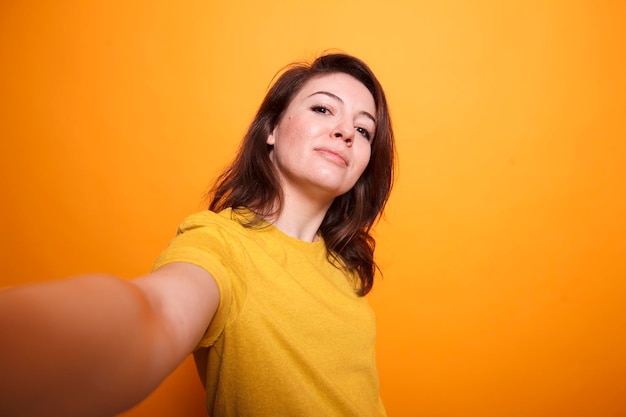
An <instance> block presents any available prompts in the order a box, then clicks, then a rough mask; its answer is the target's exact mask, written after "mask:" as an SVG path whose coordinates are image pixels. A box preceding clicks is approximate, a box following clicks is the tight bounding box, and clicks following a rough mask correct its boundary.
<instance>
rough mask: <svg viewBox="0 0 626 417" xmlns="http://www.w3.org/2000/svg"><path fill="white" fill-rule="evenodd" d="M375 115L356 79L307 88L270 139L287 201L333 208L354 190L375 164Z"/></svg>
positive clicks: (328, 78) (340, 76)
mask: <svg viewBox="0 0 626 417" xmlns="http://www.w3.org/2000/svg"><path fill="white" fill-rule="evenodd" d="M375 115H376V106H375V104H374V98H373V97H372V95H371V93H370V92H369V90H368V89H367V88H366V87H365V86H364V85H363V84H362V83H361V82H360V81H358V80H357V79H356V78H354V77H352V76H350V75H347V74H344V73H332V74H327V75H322V76H319V77H316V78H313V79H311V80H310V81H309V82H308V83H306V84H305V85H304V87H303V88H302V89H301V90H300V91H299V92H298V94H296V96H295V97H294V98H293V99H292V101H291V103H290V104H289V106H288V107H287V109H286V111H285V113H284V115H283V116H282V118H281V120H280V121H279V123H278V125H277V126H276V128H275V129H274V131H273V132H272V133H271V134H270V135H269V136H268V138H267V143H268V144H270V145H273V150H272V151H271V153H270V158H271V160H272V162H273V163H274V165H275V166H276V169H277V171H278V174H279V176H280V178H281V181H282V186H283V193H284V194H285V196H289V195H300V196H305V197H306V198H314V199H318V200H319V201H320V202H322V203H328V202H331V201H332V200H333V199H334V198H335V197H337V196H339V195H341V194H344V193H346V192H347V191H349V190H350V189H351V188H352V187H353V186H354V184H355V183H356V182H357V180H358V179H359V177H360V176H361V174H362V173H363V171H364V170H365V168H366V167H367V164H368V162H369V159H370V154H371V147H370V145H371V140H372V139H373V138H374V133H375V130H376V120H375Z"/></svg>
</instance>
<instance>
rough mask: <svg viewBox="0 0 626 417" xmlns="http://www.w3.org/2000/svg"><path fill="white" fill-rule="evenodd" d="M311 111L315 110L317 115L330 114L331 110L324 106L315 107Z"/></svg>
mask: <svg viewBox="0 0 626 417" xmlns="http://www.w3.org/2000/svg"><path fill="white" fill-rule="evenodd" d="M311 110H313V111H314V112H315V113H320V114H330V110H329V109H328V107H324V106H313V107H311Z"/></svg>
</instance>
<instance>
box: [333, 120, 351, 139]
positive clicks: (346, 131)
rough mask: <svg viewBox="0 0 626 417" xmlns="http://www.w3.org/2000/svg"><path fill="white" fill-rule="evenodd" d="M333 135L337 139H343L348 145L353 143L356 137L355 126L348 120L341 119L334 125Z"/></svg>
mask: <svg viewBox="0 0 626 417" xmlns="http://www.w3.org/2000/svg"><path fill="white" fill-rule="evenodd" d="M332 136H333V137H334V138H336V139H342V140H343V141H344V142H346V144H347V145H351V144H352V140H353V139H354V127H353V126H352V123H350V122H348V121H347V120H340V121H339V122H338V123H337V124H336V125H335V127H334V129H333V132H332Z"/></svg>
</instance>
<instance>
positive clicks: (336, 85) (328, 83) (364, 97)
mask: <svg viewBox="0 0 626 417" xmlns="http://www.w3.org/2000/svg"><path fill="white" fill-rule="evenodd" d="M318 92H327V93H332V94H334V95H336V96H337V97H339V98H340V99H341V100H343V101H344V102H345V103H347V102H350V103H351V104H353V105H355V106H358V107H363V110H369V111H372V112H374V111H375V110H376V105H375V103H374V97H372V93H370V91H369V90H368V89H367V87H365V85H364V84H363V83H362V82H360V81H359V80H357V79H356V78H354V77H353V76H351V75H348V74H344V73H341V72H337V73H330V74H322V75H318V76H316V77H313V78H311V79H310V80H309V81H307V82H306V83H305V84H304V86H303V87H302V89H301V90H300V91H299V92H298V94H296V96H295V97H294V99H296V100H297V99H301V100H303V99H306V98H307V97H309V96H311V95H312V94H315V93H318Z"/></svg>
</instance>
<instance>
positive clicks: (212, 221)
mask: <svg viewBox="0 0 626 417" xmlns="http://www.w3.org/2000/svg"><path fill="white" fill-rule="evenodd" d="M216 216H218V215H217V214H215V213H213V212H210V211H206V212H201V213H197V214H195V215H192V216H189V217H188V218H186V219H185V220H184V221H183V222H182V223H181V224H180V226H179V227H178V232H177V234H176V236H175V237H174V238H173V239H172V240H171V241H170V243H169V245H168V247H167V248H166V249H165V251H163V253H162V254H161V255H160V256H159V257H158V258H157V259H156V261H155V263H154V266H153V270H157V269H158V268H160V267H162V266H163V265H166V264H169V263H173V262H187V263H191V264H193V265H196V266H199V267H201V268H203V269H204V270H206V271H207V272H208V273H209V274H211V276H212V277H213V279H214V280H215V282H216V284H217V287H218V289H219V293H220V301H219V306H218V309H217V311H216V312H215V315H214V316H213V319H212V320H211V323H210V325H209V327H208V328H207V330H206V332H205V334H204V336H203V337H202V339H201V340H200V342H199V343H198V347H208V346H211V345H213V343H215V341H216V340H217V338H218V337H219V336H220V335H221V334H222V331H223V330H224V327H225V326H226V324H227V322H228V316H229V314H230V310H231V305H232V286H231V279H230V268H229V267H228V265H229V264H231V263H232V262H233V261H234V259H233V257H236V256H237V255H236V253H235V251H233V250H232V245H231V244H230V242H229V236H228V233H227V231H226V230H224V228H223V227H221V225H220V222H219V221H218V219H217V217H216Z"/></svg>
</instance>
